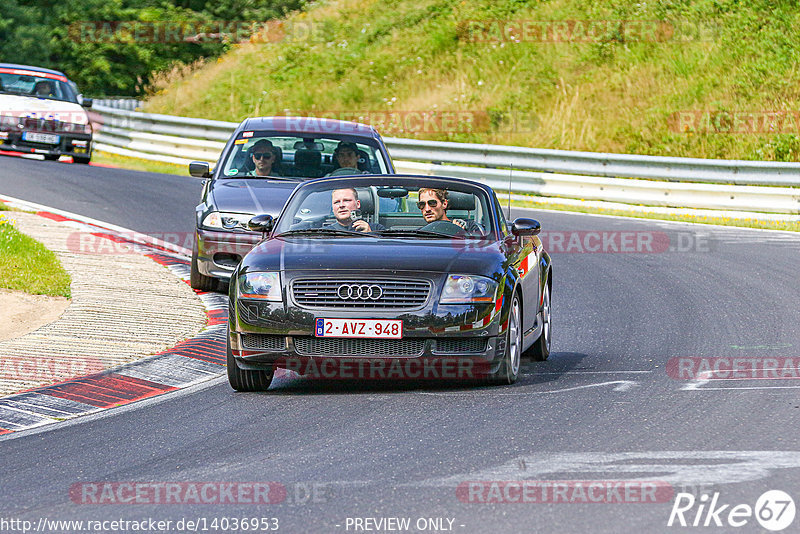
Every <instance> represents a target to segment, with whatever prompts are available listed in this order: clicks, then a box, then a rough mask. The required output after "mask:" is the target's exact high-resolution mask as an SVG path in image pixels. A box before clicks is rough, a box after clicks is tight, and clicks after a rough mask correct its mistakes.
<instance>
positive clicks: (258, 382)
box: [226, 336, 274, 391]
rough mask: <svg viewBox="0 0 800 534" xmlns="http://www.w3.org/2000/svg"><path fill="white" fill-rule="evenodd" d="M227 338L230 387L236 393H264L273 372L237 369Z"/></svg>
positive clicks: (270, 381) (270, 382) (228, 338)
mask: <svg viewBox="0 0 800 534" xmlns="http://www.w3.org/2000/svg"><path fill="white" fill-rule="evenodd" d="M226 337H227V343H226V346H227V349H228V382H229V383H230V385H231V387H232V388H233V389H235V390H236V391H266V390H267V389H269V385H270V384H272V375H273V374H274V370H270V371H250V370H248V369H239V366H238V365H236V359H235V358H234V357H233V352H232V351H231V340H230V337H229V336H226Z"/></svg>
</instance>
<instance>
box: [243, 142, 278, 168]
mask: <svg viewBox="0 0 800 534" xmlns="http://www.w3.org/2000/svg"><path fill="white" fill-rule="evenodd" d="M250 159H251V160H252V161H253V170H252V172H251V173H250V175H251V176H278V175H279V174H278V172H277V165H275V159H276V158H275V148H274V147H273V145H272V142H271V141H270V140H268V139H260V140H258V141H256V143H255V144H254V145H253V146H252V147H251V148H250Z"/></svg>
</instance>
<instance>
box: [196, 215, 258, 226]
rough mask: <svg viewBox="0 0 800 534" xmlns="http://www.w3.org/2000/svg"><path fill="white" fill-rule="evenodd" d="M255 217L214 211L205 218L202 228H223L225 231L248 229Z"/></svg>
mask: <svg viewBox="0 0 800 534" xmlns="http://www.w3.org/2000/svg"><path fill="white" fill-rule="evenodd" d="M252 218H253V216H252V215H250V214H247V213H222V212H219V211H212V212H211V213H209V214H208V215H206V216H205V217H204V218H203V223H202V225H201V226H203V227H205V228H222V229H225V230H233V229H234V228H239V229H242V230H245V229H247V223H248V222H249V221H250V219H252Z"/></svg>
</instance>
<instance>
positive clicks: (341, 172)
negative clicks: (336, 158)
mask: <svg viewBox="0 0 800 534" xmlns="http://www.w3.org/2000/svg"><path fill="white" fill-rule="evenodd" d="M350 174H364V173H363V171H361V170H359V169H356V168H353V167H339V168H338V169H336V170H335V171H333V172H331V173H330V174H329V175H328V176H345V175H350Z"/></svg>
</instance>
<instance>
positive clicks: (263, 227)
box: [247, 213, 275, 239]
mask: <svg viewBox="0 0 800 534" xmlns="http://www.w3.org/2000/svg"><path fill="white" fill-rule="evenodd" d="M273 226H275V219H274V218H273V217H272V215H268V214H266V213H265V214H263V215H256V216H255V217H253V218H252V219H250V222H248V223H247V227H248V228H250V229H251V230H253V231H254V232H261V237H262V239H263V238H265V237H267V234H268V233H270V232H271V231H272V227H273Z"/></svg>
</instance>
